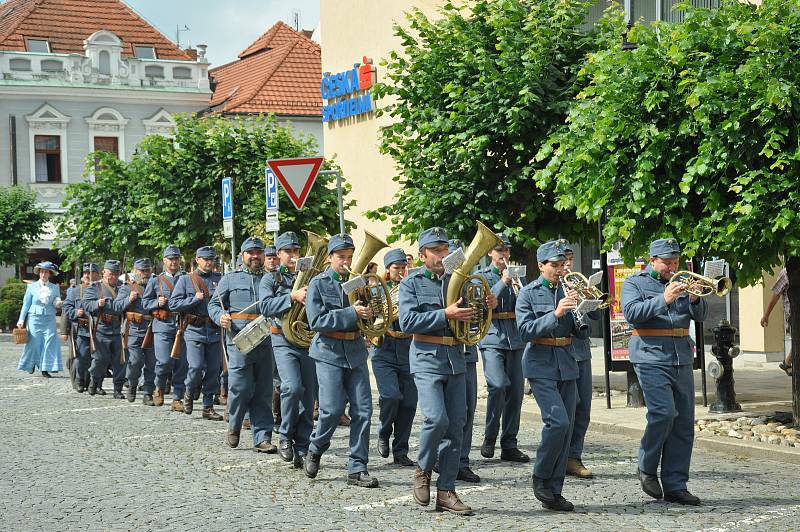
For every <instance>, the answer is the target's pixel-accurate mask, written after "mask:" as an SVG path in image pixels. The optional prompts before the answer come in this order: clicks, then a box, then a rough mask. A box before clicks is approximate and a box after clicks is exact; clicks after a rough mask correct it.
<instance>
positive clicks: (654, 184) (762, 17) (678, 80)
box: [537, 0, 800, 418]
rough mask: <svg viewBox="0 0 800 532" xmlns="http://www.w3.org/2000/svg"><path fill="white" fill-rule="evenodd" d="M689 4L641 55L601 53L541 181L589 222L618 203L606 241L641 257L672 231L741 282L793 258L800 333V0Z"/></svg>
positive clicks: (644, 35)
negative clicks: (715, 258)
mask: <svg viewBox="0 0 800 532" xmlns="http://www.w3.org/2000/svg"><path fill="white" fill-rule="evenodd" d="M678 8H679V9H684V10H686V13H685V21H684V22H683V23H680V24H666V23H661V24H654V25H653V27H648V26H638V27H637V28H636V29H635V31H634V33H633V34H632V35H631V39H632V40H634V41H636V42H637V43H638V48H637V49H636V50H635V51H632V52H626V51H622V50H621V49H620V48H619V46H613V47H609V48H608V49H606V50H604V51H601V52H598V53H597V54H594V55H593V56H591V58H590V60H589V62H588V64H587V66H586V69H585V71H586V75H587V76H588V77H589V79H590V80H591V82H590V83H589V84H588V86H587V87H586V88H585V89H584V90H583V91H582V92H581V93H580V94H579V95H578V98H577V100H576V101H575V103H574V106H573V108H572V110H571V111H570V114H569V118H568V120H567V124H566V125H565V126H564V127H563V128H562V129H561V130H560V131H558V132H557V133H556V134H554V135H553V136H552V138H551V139H550V140H549V141H548V142H547V143H546V144H545V146H544V147H543V149H542V150H541V152H540V153H539V156H538V158H539V160H542V161H545V162H546V167H545V168H544V169H542V170H541V171H540V172H539V173H538V174H537V183H538V184H539V186H540V187H555V190H556V194H555V200H556V201H555V204H556V206H557V207H558V208H561V209H566V210H574V211H575V212H576V213H577V215H578V216H579V217H581V218H583V219H586V220H596V219H597V218H598V217H600V216H601V213H602V212H603V210H604V209H606V210H607V212H608V221H607V223H606V224H605V232H604V240H605V244H604V246H605V248H608V247H610V245H611V244H613V243H614V242H622V243H624V246H623V248H622V254H623V257H624V258H625V259H626V261H628V262H631V261H633V259H634V258H635V257H637V256H643V255H645V253H646V249H647V243H648V242H649V241H650V240H651V239H652V238H654V237H658V236H664V235H674V236H676V237H678V238H679V239H680V240H681V242H682V244H683V247H684V250H685V254H686V255H688V256H700V257H710V256H718V257H722V258H725V259H726V260H728V261H729V262H730V263H731V264H732V266H733V268H734V269H735V273H736V279H737V282H738V284H740V285H745V284H752V283H755V282H757V281H759V280H760V279H761V278H762V273H763V270H765V269H767V268H769V267H771V266H774V265H777V264H779V263H780V262H781V261H786V264H787V269H788V272H789V280H790V285H789V293H790V300H791V304H792V319H793V327H792V330H793V331H798V330H800V224H799V223H798V216H800V186H798V183H799V182H800V148H799V146H800V135H798V131H799V130H798V118H800V56H799V55H798V54H797V50H798V49H800V2H798V0H765V1H764V3H763V5H762V6H761V7H759V8H757V7H755V6H752V5H749V4H746V3H741V2H726V3H724V4H723V6H722V7H721V8H719V9H713V10H708V9H692V8H691V7H690V6H689V5H688V3H683V4H680V5H679V6H678ZM792 341H793V344H794V351H795V353H798V352H800V349H798V348H799V347H800V335H797V334H795V335H793V340H792ZM795 364H798V361H797V360H795ZM795 368H800V365H795ZM794 384H795V417H796V418H797V417H800V394H799V393H798V391H800V380H798V377H797V376H795V377H794Z"/></svg>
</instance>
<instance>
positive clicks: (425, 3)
mask: <svg viewBox="0 0 800 532" xmlns="http://www.w3.org/2000/svg"><path fill="white" fill-rule="evenodd" d="M676 1H677V0H659V1H657V2H656V1H653V0H625V1H624V2H623V5H624V7H625V9H626V11H627V12H628V13H632V15H633V18H634V19H637V20H642V19H644V20H668V21H679V20H680V19H681V16H680V14H679V13H675V12H673V11H672V6H673V4H675V3H676ZM604 2H605V0H603V1H601V2H598V5H597V6H595V7H594V8H592V9H591V11H590V13H589V23H591V22H593V21H594V20H597V19H598V18H599V17H600V16H601V14H602V11H603V9H604V7H605V5H602V4H603V3H604ZM605 3H607V2H605ZM695 3H696V5H698V6H702V7H716V6H718V5H719V0H695ZM442 4H444V0H392V1H385V0H382V1H376V0H339V1H337V2H331V1H322V2H320V41H321V44H322V72H323V79H325V76H326V74H329V75H330V77H329V78H328V79H329V83H327V84H326V83H325V82H323V85H324V87H325V88H324V89H323V91H325V92H328V94H327V95H328V96H330V97H331V98H330V99H326V98H325V96H326V95H325V94H323V120H326V121H325V123H324V125H323V136H324V147H325V152H324V155H325V158H326V159H328V160H335V161H336V162H337V163H338V164H339V165H340V167H341V168H342V171H343V175H344V177H345V179H346V180H347V181H348V182H349V183H350V184H352V186H353V190H352V192H351V196H350V197H351V198H353V199H355V200H356V201H357V206H356V208H355V209H352V210H350V211H348V212H347V218H348V219H350V220H352V221H354V222H355V223H356V224H357V226H358V228H357V230H356V231H354V232H353V233H354V234H353V237H354V239H355V243H356V246H360V245H361V243H362V242H363V230H364V229H367V230H369V231H370V232H372V233H374V234H376V235H378V236H381V237H383V236H385V235H388V234H389V231H390V229H391V227H390V223H389V222H388V221H386V222H380V221H374V220H368V219H367V218H366V217H365V216H364V212H366V211H368V210H371V209H376V208H378V207H381V206H383V205H386V204H388V203H391V202H392V201H393V196H394V194H395V193H396V192H397V185H396V183H395V182H394V181H392V177H393V176H394V175H395V173H396V170H395V167H394V164H393V161H392V159H391V158H390V157H389V156H387V155H383V154H381V153H380V152H379V150H378V146H379V138H380V128H381V126H383V125H385V124H387V121H388V120H389V117H388V116H382V117H376V116H375V113H374V112H370V111H369V110H368V104H367V102H366V101H365V100H364V97H365V96H367V92H368V91H364V90H362V91H358V92H349V93H348V92H347V90H348V87H347V85H348V83H350V82H352V81H353V80H354V78H355V77H356V76H360V75H365V76H371V79H372V80H374V79H375V78H377V79H382V75H383V72H382V71H381V66H380V63H381V62H382V61H383V60H384V59H385V58H386V57H388V55H389V53H390V52H392V51H393V50H399V49H400V41H399V39H398V38H397V37H395V35H394V31H393V25H394V24H401V25H402V24H405V20H406V19H405V15H404V14H405V13H407V12H408V11H410V10H411V9H414V8H416V9H419V10H420V11H422V12H423V13H425V14H426V15H427V16H429V17H436V16H437V13H438V8H439V6H440V5H442ZM365 58H366V59H367V61H371V65H372V66H371V67H369V66H368V65H367V66H365V64H364V59H365ZM354 68H355V70H354ZM367 85H369V83H367ZM343 87H344V88H343ZM342 100H347V101H346V102H345V101H342ZM350 100H352V101H350ZM337 102H339V103H338V107H337V105H336V104H337ZM371 105H372V106H373V107H374V105H375V102H374V101H372V102H371ZM325 106H327V111H326V110H325ZM397 245H398V246H401V247H403V248H404V249H406V251H408V252H411V253H412V254H413V255H415V256H416V254H417V251H416V244H415V243H414V242H399V243H397ZM393 247H394V246H393ZM587 251H588V250H587ZM382 256H383V254H382V253H381V254H379V255H378V257H377V258H376V262H378V263H379V264H381V265H382V260H381V259H382ZM593 258H596V257H593ZM576 259H577V257H576ZM584 262H586V261H584ZM773 282H774V277H773V276H772V274H771V272H770V273H768V274H767V275H766V277H765V283H764V285H759V286H756V287H750V288H744V289H740V290H739V291H738V305H736V304H735V303H734V308H733V309H732V312H731V315H732V316H733V317H734V320H733V321H734V326H737V327H739V329H740V337H741V347H742V351H743V353H744V355H743V356H742V357H741V358H740V360H744V359H746V358H748V355H750V357H749V358H755V359H756V360H759V361H764V360H769V361H778V360H781V359H782V357H783V351H784V340H783V339H784V335H783V320H781V319H780V318H779V317H778V316H779V314H778V313H779V312H780V309H776V310H775V311H774V312H775V315H774V316H773V319H771V320H770V325H769V327H767V328H766V329H763V328H762V327H761V325H760V323H759V322H760V318H761V315H762V314H763V312H764V309H765V308H766V305H767V303H768V302H769V299H770V297H771V292H770V290H769V288H770V287H771V286H772V283H773ZM736 300H737V299H734V301H736ZM718 304H719V303H718ZM736 307H738V312H737V308H736ZM737 315H738V318H739V319H738V320H737V319H736V316H737ZM715 325H716V323H707V324H706V329H707V330H708V329H711V328H713V327H714V326H715Z"/></svg>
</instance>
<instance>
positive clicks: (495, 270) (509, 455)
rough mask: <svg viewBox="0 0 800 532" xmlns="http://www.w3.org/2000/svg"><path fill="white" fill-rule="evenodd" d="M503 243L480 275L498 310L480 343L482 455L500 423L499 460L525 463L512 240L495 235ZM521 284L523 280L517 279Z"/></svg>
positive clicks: (487, 454) (491, 444)
mask: <svg viewBox="0 0 800 532" xmlns="http://www.w3.org/2000/svg"><path fill="white" fill-rule="evenodd" d="M497 236H498V237H499V238H500V240H502V242H503V243H502V244H501V245H498V246H496V247H495V248H494V249H493V250H492V251H490V252H489V257H490V258H491V261H492V263H491V264H490V265H489V266H488V267H487V268H484V269H483V270H481V271H480V272H479V273H480V275H482V276H483V278H484V279H486V282H487V283H489V286H490V287H491V289H492V292H493V293H494V295H495V296H497V302H498V303H497V310H496V311H495V312H494V313H493V314H492V325H491V328H490V329H489V332H488V333H487V334H486V336H484V338H483V340H481V342H480V344H479V345H480V348H481V355H482V356H483V372H484V375H485V376H486V387H487V388H488V392H489V395H488V398H487V399H486V426H485V428H484V439H483V445H481V456H483V457H484V458H492V457H493V456H494V446H495V443H496V441H497V435H498V433H499V432H500V426H501V420H502V428H503V430H502V437H501V439H500V459H501V460H506V461H509V462H528V461H530V458H529V457H528V455H527V454H525V453H523V452H522V451H520V450H519V449H518V448H517V433H519V418H520V412H521V411H522V397H523V385H524V380H525V379H524V378H523V377H522V350H523V347H524V345H525V344H524V343H523V342H522V339H521V338H520V336H519V331H518V330H517V322H516V315H515V314H514V307H515V305H516V303H517V295H516V291H515V288H514V286H513V284H514V283H515V282H516V281H515V279H512V278H511V276H509V274H508V267H507V266H508V259H509V255H510V253H511V241H510V240H509V239H508V236H507V235H505V234H503V233H500V234H498V235H497ZM518 282H519V283H520V285H524V284H525V281H524V279H519V280H518Z"/></svg>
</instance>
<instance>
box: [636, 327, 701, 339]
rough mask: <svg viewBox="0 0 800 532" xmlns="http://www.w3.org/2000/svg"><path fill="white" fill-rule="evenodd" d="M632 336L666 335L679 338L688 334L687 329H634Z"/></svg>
mask: <svg viewBox="0 0 800 532" xmlns="http://www.w3.org/2000/svg"><path fill="white" fill-rule="evenodd" d="M632 334H633V336H667V337H673V338H679V337H683V336H689V329H680V328H678V329H634V330H633V333H632Z"/></svg>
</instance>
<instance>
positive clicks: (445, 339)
mask: <svg viewBox="0 0 800 532" xmlns="http://www.w3.org/2000/svg"><path fill="white" fill-rule="evenodd" d="M413 338H414V341H415V342H425V343H428V344H437V345H447V346H450V347H453V346H456V345H461V342H459V341H458V340H456V339H455V338H453V337H452V336H429V335H427V334H415V335H413Z"/></svg>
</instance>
